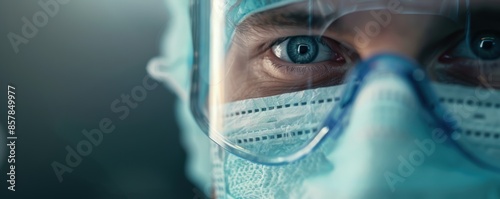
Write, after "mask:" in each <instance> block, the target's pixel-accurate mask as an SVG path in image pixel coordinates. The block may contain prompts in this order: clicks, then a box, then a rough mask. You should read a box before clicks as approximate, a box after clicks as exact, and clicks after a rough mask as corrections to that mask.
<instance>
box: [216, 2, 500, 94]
mask: <svg viewBox="0 0 500 199" xmlns="http://www.w3.org/2000/svg"><path fill="white" fill-rule="evenodd" d="M323 1H326V0H323ZM306 7H307V6H306V4H300V3H299V4H294V5H290V6H286V7H280V8H277V9H274V10H269V11H266V12H263V13H257V14H255V15H253V16H250V17H248V18H247V19H246V20H245V21H243V22H242V23H241V24H239V25H238V26H237V28H236V30H235V35H234V38H233V40H232V45H231V47H230V48H229V51H228V54H227V56H226V65H225V67H224V69H225V70H222V71H221V73H222V75H223V80H222V82H221V84H220V85H224V86H225V87H224V88H223V90H224V93H223V94H222V102H221V103H227V102H233V101H238V100H244V99H251V98H260V97H266V96H272V95H279V94H283V93H287V92H294V91H299V90H304V89H310V88H316V87H325V86H332V85H337V84H341V83H342V80H343V78H344V77H345V75H346V73H347V72H348V71H349V69H351V68H352V67H354V66H355V63H356V62H358V61H362V60H364V59H367V58H370V57H372V56H373V55H376V54H379V53H393V54H397V55H400V56H404V57H407V58H409V59H412V60H414V61H416V62H418V63H420V64H421V65H422V66H423V67H425V68H424V69H425V70H426V71H427V74H428V75H429V77H430V78H431V79H433V80H435V81H443V80H442V79H441V76H442V75H443V74H442V73H444V74H446V75H449V74H448V72H447V71H446V70H444V69H442V68H449V67H456V66H459V67H462V66H463V65H466V66H469V67H462V68H466V69H467V70H466V69H464V71H463V72H462V73H460V75H461V76H460V77H455V76H453V78H452V79H453V81H450V82H446V83H453V84H463V85H466V86H482V87H488V88H495V89H498V88H500V83H499V82H500V67H497V66H498V64H500V59H495V60H487V61H484V60H480V59H477V58H471V57H467V56H465V57H464V56H462V55H460V56H459V55H457V54H456V53H454V50H455V47H456V46H457V45H458V44H460V43H461V42H463V41H464V37H465V31H464V28H465V24H464V23H460V22H458V23H457V22H456V21H453V20H451V19H449V18H447V17H443V16H429V15H399V14H393V15H392V20H391V21H390V23H389V25H387V26H386V27H383V28H381V30H380V32H379V33H378V34H376V35H375V36H372V37H370V42H369V44H368V45H361V44H359V43H358V42H356V34H357V32H356V31H355V29H354V27H359V28H360V29H361V30H364V27H365V25H366V24H367V23H370V22H373V21H374V19H373V16H372V15H371V14H370V12H369V11H362V12H356V13H351V14H348V15H345V16H343V17H341V18H339V19H338V20H335V21H333V22H332V21H329V20H328V18H329V16H328V15H327V16H323V18H321V17H320V18H315V20H313V22H312V23H311V24H304V23H301V22H300V17H291V16H288V15H287V14H290V13H300V12H301V11H304V8H306ZM497 10H500V2H498V1H487V0H478V1H472V2H471V13H472V14H473V17H472V19H471V20H472V24H473V25H472V26H471V30H472V32H476V31H484V30H487V31H493V32H494V31H500V30H499V29H500V20H497V19H500V16H499V15H500V14H498V11H497ZM309 11H310V12H311V13H312V14H319V13H320V7H318V6H313V7H312V9H311V10H309ZM280 14H283V15H280ZM463 14H464V13H461V17H460V19H463V17H464V15H463ZM273 21H279V22H273ZM459 21H460V20H459ZM300 35H310V36H321V37H323V38H325V42H326V43H327V45H328V46H330V47H331V49H332V51H335V52H336V53H337V54H336V55H335V56H333V55H332V59H330V60H327V61H322V62H318V63H310V64H294V63H289V62H287V61H284V60H282V59H280V58H279V57H277V55H276V54H274V53H273V51H272V48H271V47H272V46H273V45H276V40H279V39H280V38H284V37H292V36H300ZM339 56H341V57H342V59H339ZM339 60H340V61H339ZM457 63H462V65H460V64H457ZM463 63H467V64H463ZM479 65H486V66H489V67H488V68H489V69H490V70H489V71H488V74H483V73H479V72H478V71H477V70H476V69H477V67H472V68H473V69H469V68H471V67H470V66H479ZM284 68H293V69H294V70H293V71H290V70H286V69H284ZM464 74H465V77H464ZM485 77H489V78H490V79H489V80H488V79H486V80H485Z"/></svg>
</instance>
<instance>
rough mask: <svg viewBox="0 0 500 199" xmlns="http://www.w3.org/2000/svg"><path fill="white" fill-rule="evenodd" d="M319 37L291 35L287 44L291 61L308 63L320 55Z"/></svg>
mask: <svg viewBox="0 0 500 199" xmlns="http://www.w3.org/2000/svg"><path fill="white" fill-rule="evenodd" d="M318 49H319V46H318V38H316V37H311V36H296V37H291V38H290V40H289V41H288V45H287V46H286V52H287V54H288V56H289V57H290V61H292V62H293V63H296V64H308V63H311V62H313V61H314V59H315V58H316V57H317V56H318Z"/></svg>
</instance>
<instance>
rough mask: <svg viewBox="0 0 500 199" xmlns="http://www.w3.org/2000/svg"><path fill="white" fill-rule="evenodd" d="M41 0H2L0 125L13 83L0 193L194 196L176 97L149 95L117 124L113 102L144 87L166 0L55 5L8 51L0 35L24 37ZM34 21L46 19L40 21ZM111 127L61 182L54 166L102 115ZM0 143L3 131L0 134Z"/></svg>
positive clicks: (92, 0)
mask: <svg viewBox="0 0 500 199" xmlns="http://www.w3.org/2000/svg"><path fill="white" fill-rule="evenodd" d="M47 1H48V0H32V1H13V0H0V36H1V37H0V38H1V39H0V126H1V127H2V128H3V129H4V130H5V129H6V122H7V107H6V106H7V99H6V92H7V84H12V85H14V86H16V125H17V127H16V128H17V129H16V133H17V136H18V140H17V141H16V164H15V165H16V192H11V191H8V190H7V182H6V180H7V178H8V176H7V175H6V172H8V168H7V167H8V164H6V161H7V158H6V157H5V154H6V153H7V152H8V151H7V150H6V148H5V144H2V146H0V149H1V153H2V155H1V156H0V157H1V158H2V159H1V160H0V165H2V166H1V169H0V173H1V175H0V198H2V199H4V198H193V197H195V193H194V191H193V189H194V186H193V185H192V184H190V183H189V182H188V180H187V179H186V178H185V176H184V163H185V152H184V150H183V149H182V147H181V146H180V143H179V132H178V127H177V125H176V119H175V118H174V110H175V109H174V101H175V96H174V95H173V94H172V93H171V92H169V91H167V90H166V89H165V88H164V87H163V85H159V86H158V87H157V88H155V89H154V90H151V91H148V92H147V97H146V98H145V100H144V101H142V102H139V103H138V106H137V108H135V109H132V108H131V109H130V114H129V116H128V117H127V118H125V119H124V120H119V119H118V115H121V114H117V113H115V112H113V111H112V110H111V109H110V105H111V103H112V102H113V101H115V100H117V99H121V95H122V94H129V95H130V92H131V90H132V89H133V88H134V87H136V86H140V85H141V84H142V80H143V78H144V77H145V75H146V74H147V72H146V69H145V67H146V64H147V63H148V61H149V59H151V58H153V57H155V56H158V55H159V53H160V52H159V48H160V42H161V38H162V35H163V31H164V29H165V27H166V24H167V23H168V13H167V12H166V7H165V5H164V2H163V0H147V1H138V0H85V1H76V0H73V1H70V2H69V3H68V4H66V5H61V6H60V9H59V11H58V12H57V14H56V15H55V16H54V17H49V18H48V23H47V24H46V25H45V26H43V27H40V28H38V32H37V34H36V35H35V36H34V37H33V38H30V39H28V40H29V42H28V43H26V44H20V45H19V52H18V53H15V51H14V49H13V47H12V45H11V43H10V41H9V39H8V37H7V35H8V33H9V32H13V33H15V34H18V35H21V36H22V26H23V25H24V22H23V21H22V18H23V17H26V18H27V19H29V21H32V17H33V15H34V14H35V13H37V12H39V11H43V9H42V8H41V7H40V6H39V5H38V3H39V2H47ZM40 20H43V19H42V18H40ZM106 117H108V118H111V119H112V121H113V124H114V125H115V126H116V130H114V131H113V132H112V133H111V134H105V135H104V138H103V141H102V143H101V144H100V145H98V146H96V147H94V148H93V151H92V153H91V154H90V155H88V156H86V157H83V161H82V163H81V164H80V165H79V166H77V167H75V168H73V169H74V170H73V172H72V173H65V174H64V175H63V179H64V180H63V182H59V181H58V179H57V177H56V175H55V173H54V170H53V168H52V166H51V163H52V162H54V161H58V162H60V163H63V164H64V163H65V157H66V154H67V151H66V149H65V147H66V146H70V147H72V148H75V146H76V145H77V144H78V143H79V142H80V141H81V140H85V139H86V138H85V137H84V136H83V134H82V131H83V130H84V129H86V130H91V129H95V128H98V127H99V122H100V120H101V119H102V118H106ZM0 136H1V137H0V140H1V139H5V135H0Z"/></svg>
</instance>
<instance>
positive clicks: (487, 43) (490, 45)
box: [479, 38, 495, 50]
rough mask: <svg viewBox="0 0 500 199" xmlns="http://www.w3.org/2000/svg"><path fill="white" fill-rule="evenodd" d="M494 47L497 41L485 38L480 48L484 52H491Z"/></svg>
mask: <svg viewBox="0 0 500 199" xmlns="http://www.w3.org/2000/svg"><path fill="white" fill-rule="evenodd" d="M494 46H495V40H494V39H493V38H483V39H482V41H481V44H480V45H479V47H480V48H482V49H484V50H491V49H492V48H493V47H494Z"/></svg>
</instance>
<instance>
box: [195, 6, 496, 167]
mask: <svg viewBox="0 0 500 199" xmlns="http://www.w3.org/2000/svg"><path fill="white" fill-rule="evenodd" d="M478 2H479V1H478ZM491 4H492V6H490V7H489V8H488V6H483V7H480V8H475V3H472V2H471V3H469V2H468V1H463V0H421V1H412V0H379V1H377V0H314V1H313V0H309V1H307V0H305V1H304V0H258V1H243V0H212V1H197V0H193V1H192V6H191V9H192V10H191V15H192V20H193V24H192V25H193V26H192V28H193V44H194V50H195V52H194V60H193V63H194V65H193V74H192V78H193V79H192V88H191V93H190V99H191V109H192V112H193V114H194V116H195V118H196V119H197V121H198V123H199V125H200V126H201V127H202V129H203V130H204V131H205V133H206V134H207V135H208V136H209V137H210V138H211V139H212V140H213V141H214V142H215V143H217V144H218V145H220V146H221V147H223V148H224V149H226V150H227V151H229V152H231V153H232V154H235V155H237V156H240V157H242V158H245V159H248V160H251V161H254V162H257V163H262V164H283V163H289V162H293V161H296V160H298V159H300V158H302V157H304V156H305V155H307V154H309V153H310V152H311V151H313V150H314V149H315V148H317V147H318V146H320V145H321V144H320V143H321V142H323V141H324V140H326V139H333V140H335V139H338V138H339V137H341V136H342V132H343V130H344V129H345V127H346V126H348V125H349V122H350V121H352V120H356V118H352V117H351V107H352V105H353V103H354V101H355V99H356V97H357V94H358V92H359V90H360V88H361V87H362V86H363V85H366V84H369V79H370V78H369V77H370V74H372V72H371V71H372V70H373V69H374V68H378V69H380V70H381V71H384V70H385V69H384V68H386V69H387V68H393V69H391V72H390V73H391V75H389V76H388V77H391V76H399V77H403V79H404V81H403V82H404V84H407V85H409V87H411V88H412V90H413V91H414V92H415V98H416V101H417V102H418V104H417V105H418V106H419V107H420V109H422V110H424V112H425V114H426V116H425V117H426V118H427V120H426V122H427V123H428V124H429V125H433V126H437V127H438V128H439V129H440V130H442V131H443V132H444V133H446V134H447V135H449V136H450V137H453V138H454V139H452V140H450V142H451V145H453V146H455V147H457V148H458V149H459V150H461V151H463V152H464V154H465V155H466V156H468V157H471V158H472V159H475V160H478V161H479V162H482V163H485V164H486V165H489V166H493V167H495V168H498V167H499V166H500V163H499V162H498V157H499V156H498V154H500V152H499V150H498V148H496V150H497V151H493V152H492V151H491V150H493V149H492V148H491V147H490V146H496V147H498V143H499V142H500V138H499V136H500V126H499V125H498V124H499V123H500V121H499V119H498V118H500V115H498V112H499V110H500V95H499V94H498V89H500V67H499V66H498V64H499V63H500V43H499V42H500V40H499V39H500V38H499V36H500V34H499V33H498V31H497V30H499V29H500V28H498V27H500V26H499V25H500V20H497V19H499V17H494V16H495V14H494V13H495V11H494V10H495V9H493V8H492V7H494V6H495V5H493V4H495V3H491ZM496 6H497V7H500V5H496ZM490 8H491V12H490V10H489V9H490ZM477 10H481V12H478V11H477ZM380 53H386V54H389V55H388V56H385V58H386V59H382V60H381V61H377V60H378V59H379V58H380V56H377V55H380ZM382 57H384V56H382ZM374 65H381V66H374ZM394 68H396V69H394ZM382 73H384V72H382ZM389 79H390V78H389ZM457 93H461V94H460V95H457ZM494 110H496V111H494ZM495 114H496V115H495ZM478 126H479V127H481V128H480V130H478V128H476V127H478ZM409 128H412V127H409ZM477 143H481V144H480V146H479V145H478V144H477ZM486 145H487V146H488V147H487V148H485V147H484V146H486ZM485 150H488V153H485ZM484 154H495V155H496V156H492V155H484ZM494 158H497V160H492V159H494Z"/></svg>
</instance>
